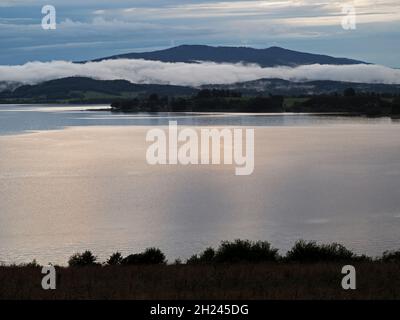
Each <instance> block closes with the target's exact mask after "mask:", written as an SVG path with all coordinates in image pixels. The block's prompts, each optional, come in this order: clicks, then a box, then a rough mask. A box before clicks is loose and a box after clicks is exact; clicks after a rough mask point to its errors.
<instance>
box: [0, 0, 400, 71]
mask: <svg viewBox="0 0 400 320" xmlns="http://www.w3.org/2000/svg"><path fill="white" fill-rule="evenodd" d="M44 5H53V6H54V7H55V9H56V14H57V16H56V19H57V28H56V29H55V30H44V29H43V28H42V26H41V21H42V18H43V16H44V15H43V14H42V12H41V11H42V7H43V6H44ZM346 5H350V6H352V7H354V9H355V12H356V29H354V30H352V29H351V30H345V29H343V27H342V19H343V16H344V14H343V12H342V10H343V7H344V6H346ZM399 40H400V1H399V0H354V1H351V0H350V1H335V0H333V1H325V0H286V1H285V0H282V1H280V0H271V1H262V0H255V1H243V0H242V1H215V0H214V1H212V0H211V1H210V0H186V1H177V0H168V1H165V0H153V1H148V0H133V1H125V0H114V1H109V0H108V1H105V0H96V1H94V0H85V1H84V0H67V1H65V0H46V1H42V0H0V65H19V64H25V63H26V62H29V61H52V60H69V61H81V60H88V59H94V58H99V57H104V56H109V55H114V54H120V53H128V52H138V51H153V50H156V49H163V48H168V47H171V46H175V45H181V44H207V45H227V46H249V47H255V48H266V47H270V46H281V47H284V48H288V49H293V50H299V51H306V52H312V53H323V54H328V55H333V56H338V57H347V58H353V59H358V60H363V61H367V62H371V63H377V64H381V65H385V66H389V67H395V68H399V67H400V54H399V52H400V41H399Z"/></svg>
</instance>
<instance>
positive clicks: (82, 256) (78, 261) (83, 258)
mask: <svg viewBox="0 0 400 320" xmlns="http://www.w3.org/2000/svg"><path fill="white" fill-rule="evenodd" d="M96 261H97V257H96V256H94V255H93V254H92V253H91V252H90V251H85V252H84V253H75V254H74V255H73V256H72V257H71V258H69V260H68V265H69V266H70V267H85V266H95V265H99V264H98V263H97V262H96Z"/></svg>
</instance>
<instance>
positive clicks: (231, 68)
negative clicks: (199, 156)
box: [0, 59, 400, 86]
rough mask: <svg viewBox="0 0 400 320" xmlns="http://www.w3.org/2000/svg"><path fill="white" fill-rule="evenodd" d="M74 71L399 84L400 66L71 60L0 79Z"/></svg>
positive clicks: (193, 79) (3, 72)
mask: <svg viewBox="0 0 400 320" xmlns="http://www.w3.org/2000/svg"><path fill="white" fill-rule="evenodd" d="M71 76H83V77H91V78H95V79H100V80H116V79H125V80H128V81H130V82H133V83H153V84H174V85H186V86H199V85H202V84H228V83H235V82H243V81H251V80H257V79H261V78H280V79H285V80H292V81H304V80H335V81H349V82H364V83H386V84H400V70H399V69H391V68H388V67H385V66H380V65H362V64H357V65H319V64H314V65H303V66H298V67H293V68H292V67H283V66H282V67H273V68H262V67H260V66H258V65H244V64H225V63H222V64H217V63H213V62H201V63H198V64H189V63H165V62H160V61H147V60H129V59H121V60H105V61H101V62H87V63H85V64H76V63H72V62H68V61H52V62H29V63H26V64H24V65H18V66H0V81H16V82H22V83H26V84H35V83H39V82H43V81H47V80H51V79H58V78H64V77H71Z"/></svg>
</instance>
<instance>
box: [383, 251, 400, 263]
mask: <svg viewBox="0 0 400 320" xmlns="http://www.w3.org/2000/svg"><path fill="white" fill-rule="evenodd" d="M381 261H383V262H400V250H397V251H385V252H384V253H383V256H382V258H381Z"/></svg>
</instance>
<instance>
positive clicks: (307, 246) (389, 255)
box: [13, 239, 400, 267]
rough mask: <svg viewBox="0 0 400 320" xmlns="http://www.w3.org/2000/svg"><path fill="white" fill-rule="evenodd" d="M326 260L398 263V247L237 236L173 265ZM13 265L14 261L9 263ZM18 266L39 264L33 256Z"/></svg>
mask: <svg viewBox="0 0 400 320" xmlns="http://www.w3.org/2000/svg"><path fill="white" fill-rule="evenodd" d="M325 262H326V263H328V262H344V263H347V262H371V263H372V262H377V263H379V262H386V263H388V262H389V263H392V262H393V263H400V250H397V251H385V252H384V253H383V254H382V255H381V256H380V257H375V258H372V257H369V256H366V255H358V254H355V253H354V252H352V251H351V250H349V249H347V248H346V247H345V246H343V245H341V244H338V243H333V244H318V243H316V242H315V241H304V240H299V241H297V242H296V243H295V244H294V246H293V247H292V248H291V249H290V250H289V251H288V252H287V253H286V255H284V256H282V255H280V254H279V250H278V249H276V248H274V247H272V246H271V244H270V243H269V242H266V241H250V240H240V239H237V240H235V241H231V242H230V241H223V242H221V244H220V246H219V247H218V248H217V249H214V248H211V247H209V248H207V249H205V250H204V251H203V252H201V253H199V254H195V255H193V256H191V257H190V258H189V259H187V260H186V261H185V262H183V261H182V260H180V259H177V260H175V261H174V262H173V265H184V264H185V265H213V264H240V263H242V264H243V263H244V264H246V263H249V264H254V263H255V264H258V263H282V264H287V263H325ZM166 264H167V260H166V256H165V254H164V253H163V252H162V251H161V250H160V249H158V248H148V249H146V250H145V251H143V252H141V253H135V254H131V255H127V256H125V257H124V256H123V255H122V254H121V253H120V252H116V253H113V254H112V255H111V256H110V257H109V258H108V259H107V260H106V261H104V262H99V261H98V258H97V257H96V256H95V255H94V254H93V253H92V252H91V251H85V252H83V253H76V254H74V255H72V256H71V257H70V258H69V260H68V266H69V267H85V266H117V265H120V266H129V265H166ZM13 266H15V265H13ZM19 266H21V267H39V264H38V263H37V262H36V261H35V260H34V261H33V262H31V263H28V264H23V265H19Z"/></svg>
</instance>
